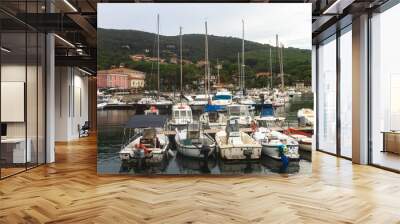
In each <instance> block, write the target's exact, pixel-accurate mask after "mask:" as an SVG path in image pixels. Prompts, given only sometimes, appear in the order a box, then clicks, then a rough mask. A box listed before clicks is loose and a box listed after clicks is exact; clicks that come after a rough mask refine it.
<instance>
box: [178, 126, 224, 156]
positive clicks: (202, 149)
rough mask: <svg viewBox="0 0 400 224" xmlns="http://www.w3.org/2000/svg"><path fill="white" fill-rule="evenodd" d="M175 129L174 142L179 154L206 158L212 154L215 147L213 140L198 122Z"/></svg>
mask: <svg viewBox="0 0 400 224" xmlns="http://www.w3.org/2000/svg"><path fill="white" fill-rule="evenodd" d="M175 131H176V135H175V142H176V146H177V149H178V152H179V153H180V154H182V155H184V156H188V157H193V158H202V159H208V157H210V156H212V155H213V153H214V151H215V148H216V145H215V141H214V140H213V139H212V138H211V137H210V136H209V135H208V134H206V133H204V132H203V130H201V126H200V124H199V123H191V124H189V125H188V126H187V128H185V129H182V130H178V129H176V130H175Z"/></svg>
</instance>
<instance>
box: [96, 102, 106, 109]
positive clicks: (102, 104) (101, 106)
mask: <svg viewBox="0 0 400 224" xmlns="http://www.w3.org/2000/svg"><path fill="white" fill-rule="evenodd" d="M106 106H107V103H106V102H103V103H98V104H97V109H98V110H101V109H104V107H106Z"/></svg>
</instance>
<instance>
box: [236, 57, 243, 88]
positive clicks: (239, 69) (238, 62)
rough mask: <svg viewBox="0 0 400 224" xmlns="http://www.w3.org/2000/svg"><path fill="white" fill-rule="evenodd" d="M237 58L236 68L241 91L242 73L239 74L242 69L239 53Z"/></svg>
mask: <svg viewBox="0 0 400 224" xmlns="http://www.w3.org/2000/svg"><path fill="white" fill-rule="evenodd" d="M237 58H238V61H237V66H238V78H239V88H240V89H242V72H241V70H242V68H241V67H240V53H239V52H238V54H237Z"/></svg>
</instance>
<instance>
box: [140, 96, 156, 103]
mask: <svg viewBox="0 0 400 224" xmlns="http://www.w3.org/2000/svg"><path fill="white" fill-rule="evenodd" d="M155 103H156V100H155V99H154V98H153V97H149V96H146V97H143V98H141V99H140V100H139V101H138V102H137V104H140V105H154V104H155Z"/></svg>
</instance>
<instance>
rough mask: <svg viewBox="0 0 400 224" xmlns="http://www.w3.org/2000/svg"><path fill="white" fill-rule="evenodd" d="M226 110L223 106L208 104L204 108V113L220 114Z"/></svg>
mask: <svg viewBox="0 0 400 224" xmlns="http://www.w3.org/2000/svg"><path fill="white" fill-rule="evenodd" d="M224 109H225V108H224V107H223V106H221V105H212V104H207V105H206V106H205V107H204V112H219V111H223V110H224Z"/></svg>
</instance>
